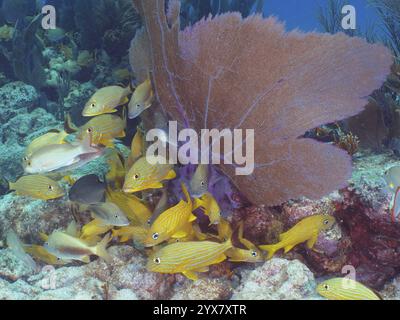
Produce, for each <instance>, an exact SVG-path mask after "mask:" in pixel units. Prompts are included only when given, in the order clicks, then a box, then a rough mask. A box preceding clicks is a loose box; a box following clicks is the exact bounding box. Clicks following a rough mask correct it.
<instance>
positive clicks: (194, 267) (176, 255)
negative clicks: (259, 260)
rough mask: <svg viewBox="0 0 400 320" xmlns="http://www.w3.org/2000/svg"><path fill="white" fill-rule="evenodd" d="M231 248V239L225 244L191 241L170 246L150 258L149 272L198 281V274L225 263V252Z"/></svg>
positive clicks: (148, 263)
mask: <svg viewBox="0 0 400 320" xmlns="http://www.w3.org/2000/svg"><path fill="white" fill-rule="evenodd" d="M231 247H232V242H231V240H230V239H228V240H227V241H226V242H224V243H218V242H212V241H189V242H177V243H173V244H169V245H167V246H165V247H163V248H161V249H160V250H158V251H156V252H155V253H153V254H152V255H151V256H150V257H149V260H148V262H147V270H149V271H152V272H159V273H182V274H183V275H185V276H186V277H187V278H189V279H191V280H197V279H198V276H197V272H207V271H208V267H209V266H210V265H213V264H217V263H220V262H222V261H224V260H225V259H226V255H225V252H226V251H227V250H228V249H229V248H231Z"/></svg>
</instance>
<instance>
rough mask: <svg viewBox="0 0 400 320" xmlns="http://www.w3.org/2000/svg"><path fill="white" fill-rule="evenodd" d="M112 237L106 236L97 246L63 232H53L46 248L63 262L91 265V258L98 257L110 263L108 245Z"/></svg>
mask: <svg viewBox="0 0 400 320" xmlns="http://www.w3.org/2000/svg"><path fill="white" fill-rule="evenodd" d="M110 240H111V236H110V235H109V234H108V235H106V236H105V237H104V238H103V240H101V241H100V242H99V243H97V244H96V245H93V246H92V245H89V244H88V243H86V242H85V241H84V240H82V239H79V238H76V237H73V236H71V235H69V234H67V233H65V232H62V231H55V232H53V233H52V234H51V235H50V236H49V238H48V241H47V242H46V243H45V245H44V247H45V248H46V250H47V251H48V252H50V253H51V254H53V255H55V256H56V257H58V258H60V259H62V260H79V261H82V262H85V263H89V262H90V259H89V256H91V255H96V256H99V257H101V258H103V259H104V260H105V261H107V262H110V261H111V256H110V255H109V253H108V252H107V249H106V248H107V245H108V243H109V242H110Z"/></svg>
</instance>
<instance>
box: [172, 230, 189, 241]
mask: <svg viewBox="0 0 400 320" xmlns="http://www.w3.org/2000/svg"><path fill="white" fill-rule="evenodd" d="M187 235H188V233H187V232H186V231H184V230H179V231H177V232H175V233H174V234H173V235H172V236H171V238H174V239H179V238H184V237H186V236H187Z"/></svg>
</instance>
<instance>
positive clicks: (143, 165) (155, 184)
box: [123, 156, 176, 193]
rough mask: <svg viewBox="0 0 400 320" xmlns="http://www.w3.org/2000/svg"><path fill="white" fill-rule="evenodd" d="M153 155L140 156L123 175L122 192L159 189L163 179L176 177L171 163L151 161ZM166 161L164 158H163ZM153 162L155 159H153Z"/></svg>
mask: <svg viewBox="0 0 400 320" xmlns="http://www.w3.org/2000/svg"><path fill="white" fill-rule="evenodd" d="M148 160H150V161H148ZM153 160H155V157H146V156H144V157H141V158H139V159H138V160H137V161H136V162H135V163H134V164H133V165H132V167H131V168H130V169H129V171H128V173H127V174H126V177H125V183H124V187H123V190H124V192H129V193H132V192H138V191H143V190H147V189H160V188H162V187H163V184H162V183H161V182H162V181H163V180H171V179H174V178H175V177H176V173H175V171H174V169H173V165H170V164H161V163H155V164H151V163H153ZM164 160H165V162H163V163H167V161H166V159H164ZM154 162H155V161H154Z"/></svg>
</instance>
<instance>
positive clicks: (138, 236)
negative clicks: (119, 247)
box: [112, 226, 149, 245]
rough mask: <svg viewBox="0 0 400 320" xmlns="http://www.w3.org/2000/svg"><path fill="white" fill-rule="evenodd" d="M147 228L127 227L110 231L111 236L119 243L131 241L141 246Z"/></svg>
mask: <svg viewBox="0 0 400 320" xmlns="http://www.w3.org/2000/svg"><path fill="white" fill-rule="evenodd" d="M148 231H149V228H146V227H142V226H127V227H121V228H119V229H114V230H112V236H113V237H115V238H119V242H127V241H129V240H131V239H133V241H135V242H138V243H140V244H142V245H143V241H144V239H145V238H146V236H147V233H148Z"/></svg>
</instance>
